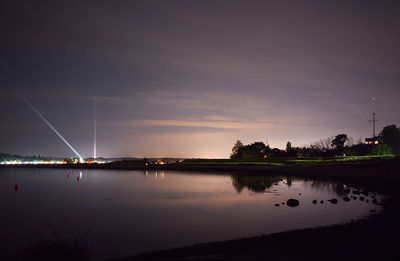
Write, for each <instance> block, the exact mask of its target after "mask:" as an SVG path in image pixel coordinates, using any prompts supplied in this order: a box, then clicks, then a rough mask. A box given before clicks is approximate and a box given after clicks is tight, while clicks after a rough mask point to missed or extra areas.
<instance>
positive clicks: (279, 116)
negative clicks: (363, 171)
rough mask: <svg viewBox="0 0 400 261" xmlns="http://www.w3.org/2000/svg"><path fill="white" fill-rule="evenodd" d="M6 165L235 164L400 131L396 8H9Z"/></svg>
mask: <svg viewBox="0 0 400 261" xmlns="http://www.w3.org/2000/svg"><path fill="white" fill-rule="evenodd" d="M0 28H1V31H0V32H1V36H0V75H1V76H0V117H1V119H2V123H1V128H0V152H3V153H13V154H14V153H15V154H22V155H33V154H40V155H52V156H62V157H64V156H74V154H73V152H72V151H71V150H70V149H69V148H68V147H67V146H66V145H65V144H64V143H63V142H62V141H61V140H60V139H59V138H58V137H57V136H56V135H55V134H54V133H53V132H52V131H51V130H50V128H48V127H47V126H46V125H45V123H44V122H43V121H42V120H41V119H40V118H39V117H38V116H37V115H36V114H35V113H34V112H33V111H32V109H31V108H29V106H27V104H26V103H24V101H23V100H22V99H21V97H19V96H18V92H21V93H22V94H23V95H24V96H25V97H26V98H27V99H29V100H30V101H31V102H32V104H34V105H35V106H36V107H37V109H38V110H40V111H41V112H42V114H43V115H44V116H45V117H46V118H47V119H48V120H49V121H50V122H51V123H52V124H53V125H54V126H55V127H56V128H57V129H58V130H59V132H60V133H61V134H62V135H64V137H65V138H66V139H67V140H68V141H69V142H70V143H71V144H72V146H74V147H75V148H76V149H77V151H78V152H80V153H81V154H82V155H83V156H85V157H87V156H91V155H92V154H93V119H94V97H97V122H98V128H97V136H98V139H97V141H98V146H97V154H98V156H104V157H122V156H132V157H143V156H147V157H155V156H170V157H176V156H179V157H207V158H209V157H216V158H219V157H228V156H229V153H230V151H231V148H232V146H233V144H234V142H235V141H236V140H237V139H240V140H242V142H243V143H250V142H253V141H263V142H265V141H266V140H268V142H269V144H270V146H272V147H279V148H284V147H285V144H286V142H287V141H291V142H292V144H293V145H294V146H303V145H307V144H310V143H311V142H314V141H318V140H319V139H321V138H326V137H329V136H331V135H335V134H338V133H346V134H348V135H349V136H351V137H353V138H354V141H355V142H357V140H358V139H359V138H360V137H361V138H365V137H367V136H371V135H372V126H371V123H369V122H368V120H369V119H370V118H371V117H372V115H371V114H372V112H373V111H375V112H376V114H377V118H378V119H379V120H380V121H379V122H378V123H377V129H378V130H379V131H380V130H381V128H382V127H383V126H386V125H389V124H397V125H400V119H399V105H398V100H399V98H400V50H399V48H400V4H399V2H398V1H393V2H385V1H374V3H368V1H147V0H146V1H76V2H74V1H63V3H61V1H49V2H44V1H26V2H22V1H10V2H7V1H2V3H1V7H0Z"/></svg>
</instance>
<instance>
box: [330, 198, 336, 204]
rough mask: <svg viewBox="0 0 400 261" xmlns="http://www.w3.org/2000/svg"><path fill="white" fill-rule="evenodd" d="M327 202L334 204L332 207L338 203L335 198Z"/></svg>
mask: <svg viewBox="0 0 400 261" xmlns="http://www.w3.org/2000/svg"><path fill="white" fill-rule="evenodd" d="M328 201H329V202H331V204H334V205H335V204H337V203H338V200H337V199H336V198H333V199H331V200H328Z"/></svg>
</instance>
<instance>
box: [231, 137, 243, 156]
mask: <svg viewBox="0 0 400 261" xmlns="http://www.w3.org/2000/svg"><path fill="white" fill-rule="evenodd" d="M243 147H244V145H243V143H242V142H241V141H240V140H237V141H236V142H235V145H233V148H232V153H231V156H230V158H231V159H233V160H237V159H239V158H240V152H241V149H242V148H243Z"/></svg>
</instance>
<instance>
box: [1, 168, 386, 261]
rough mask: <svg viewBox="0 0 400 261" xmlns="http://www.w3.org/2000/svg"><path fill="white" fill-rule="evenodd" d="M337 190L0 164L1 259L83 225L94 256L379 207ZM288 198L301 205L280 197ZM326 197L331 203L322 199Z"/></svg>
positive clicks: (322, 185)
mask: <svg viewBox="0 0 400 261" xmlns="http://www.w3.org/2000/svg"><path fill="white" fill-rule="evenodd" d="M15 184H18V187H15ZM346 188H348V187H346V185H345V184H338V183H329V182H317V181H307V180H301V179H289V178H286V177H280V176H270V177H249V176H238V175H227V174H225V175H217V174H201V173H190V172H174V171H165V172H164V171H158V172H155V171H148V172H147V171H117V170H82V171H79V170H59V169H23V168H2V169H0V206H1V214H0V229H1V233H0V243H1V248H2V250H1V254H0V255H2V256H3V258H10V257H11V256H13V255H15V253H18V252H19V251H21V249H24V248H26V247H27V246H29V245H30V244H32V243H34V242H37V241H39V240H41V239H51V238H52V237H54V236H53V234H52V232H54V231H57V233H58V234H59V235H62V236H63V237H65V238H74V237H76V236H77V235H78V234H80V235H82V234H84V233H86V232H89V236H88V239H89V245H88V246H89V248H90V250H91V253H92V255H93V257H94V258H95V259H104V258H109V257H113V256H119V257H120V256H124V255H129V254H134V253H138V252H141V251H150V250H157V249H162V248H172V247H178V246H184V245H190V244H194V243H200V242H206V241H214V240H226V239H232V238H239V237H245V236H254V235H260V234H268V233H273V232H280V231H285V230H291V229H298V228H305V227H315V226H321V225H329V224H336V223H343V222H348V221H350V220H352V219H357V218H361V217H365V216H367V215H368V213H369V212H370V211H371V210H372V211H375V210H376V211H379V206H377V205H376V204H374V203H372V199H373V197H374V196H376V197H377V198H378V200H380V197H379V195H377V194H376V193H369V194H368V196H364V197H365V199H364V200H363V201H361V200H360V199H359V197H360V195H354V194H348V196H352V195H353V196H357V199H352V200H350V201H349V202H345V201H344V200H343V196H346V192H345V189H346ZM351 190H352V191H354V190H355V189H354V188H351ZM300 194H301V195H300ZM371 196H372V197H371ZM289 198H295V199H298V200H299V201H300V206H298V207H294V208H293V207H288V206H287V205H282V204H281V203H282V202H286V201H287V200H288V199H289ZM332 198H337V199H338V203H337V204H331V203H330V202H327V200H329V199H332ZM314 199H317V200H318V203H317V204H313V203H312V201H313V200H314ZM367 199H368V202H367V201H366V200H367ZM321 200H323V201H324V203H323V204H321V203H320V201H321ZM277 203H278V204H280V205H279V207H276V206H275V204H277ZM0 259H2V258H1V256H0Z"/></svg>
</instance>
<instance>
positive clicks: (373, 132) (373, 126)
mask: <svg viewBox="0 0 400 261" xmlns="http://www.w3.org/2000/svg"><path fill="white" fill-rule="evenodd" d="M377 121H379V120H376V119H375V112H373V113H372V120H369V121H368V122H372V135H373V136H372V137H373V138H375V137H376V135H375V122H377Z"/></svg>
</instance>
